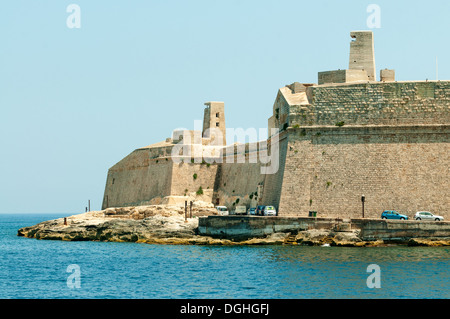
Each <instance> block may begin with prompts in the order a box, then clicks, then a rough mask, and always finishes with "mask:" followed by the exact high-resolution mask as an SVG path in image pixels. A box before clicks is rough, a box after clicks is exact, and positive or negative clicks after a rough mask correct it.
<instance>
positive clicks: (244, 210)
mask: <svg viewBox="0 0 450 319" xmlns="http://www.w3.org/2000/svg"><path fill="white" fill-rule="evenodd" d="M234 214H235V215H247V207H245V206H237V207H236V210H235V211H234Z"/></svg>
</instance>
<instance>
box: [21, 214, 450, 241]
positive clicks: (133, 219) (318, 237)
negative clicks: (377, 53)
mask: <svg viewBox="0 0 450 319" xmlns="http://www.w3.org/2000/svg"><path fill="white" fill-rule="evenodd" d="M184 214H185V211H184V207H178V206H167V205H152V206H139V207H124V208H108V209H106V210H103V211H94V212H88V213H83V214H79V215H73V216H69V217H66V218H59V219H54V220H49V221H45V222H42V223H39V224H37V225H34V226H30V227H23V228H21V229H19V230H18V233H17V235H18V236H23V237H28V238H35V239H42V240H63V241H107V242H135V243H147V244H165V245H227V246H231V245H303V246H324V247H328V246H330V247H331V246H335V247H378V246H386V245H388V244H389V243H385V242H384V241H382V240H377V241H362V240H361V239H360V238H359V237H358V236H359V231H357V230H353V231H336V230H335V229H334V230H315V229H311V230H307V231H301V232H299V233H296V234H291V233H275V234H272V235H270V236H267V237H265V238H251V239H247V240H240V241H235V240H230V239H219V238H212V237H208V236H201V235H199V234H198V217H201V216H212V215H217V211H216V210H215V208H214V207H212V206H209V205H206V206H198V205H197V206H194V207H193V209H192V218H187V220H186V219H185V215H184ZM188 214H189V210H188ZM401 244H407V245H408V246H450V238H439V239H433V238H428V239H425V238H413V239H410V240H409V241H407V242H402V243H401Z"/></svg>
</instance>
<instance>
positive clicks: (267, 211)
mask: <svg viewBox="0 0 450 319" xmlns="http://www.w3.org/2000/svg"><path fill="white" fill-rule="evenodd" d="M263 215H264V216H277V211H276V209H275V207H273V206H266V207H264V211H263Z"/></svg>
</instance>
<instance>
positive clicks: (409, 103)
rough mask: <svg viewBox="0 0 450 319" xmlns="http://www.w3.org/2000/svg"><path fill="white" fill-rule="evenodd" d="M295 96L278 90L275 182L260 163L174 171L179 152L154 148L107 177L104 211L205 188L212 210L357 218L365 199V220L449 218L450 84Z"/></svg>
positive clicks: (341, 88)
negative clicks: (268, 209)
mask: <svg viewBox="0 0 450 319" xmlns="http://www.w3.org/2000/svg"><path fill="white" fill-rule="evenodd" d="M289 92H291V89H290V88H283V89H280V91H279V92H278V95H277V99H276V101H275V103H274V108H273V116H272V118H271V119H272V120H271V123H272V126H273V127H278V128H280V129H281V130H282V132H281V134H280V135H279V144H278V146H279V170H278V171H277V172H276V173H275V174H269V175H263V174H261V171H260V169H261V163H260V162H258V163H250V161H249V160H248V158H247V160H246V161H245V163H236V162H237V161H235V162H234V163H227V162H226V161H225V162H224V163H222V164H211V165H207V164H205V163H203V164H200V163H186V162H185V163H181V164H176V163H174V162H172V160H171V158H170V154H171V149H172V147H173V145H172V146H163V147H148V148H143V149H139V150H136V151H134V152H132V153H131V154H130V155H129V156H127V157H126V158H124V159H123V160H122V161H120V162H119V163H117V164H116V165H115V166H113V167H112V168H111V169H110V170H109V172H108V178H107V183H106V187H105V197H104V201H103V208H106V207H114V206H116V207H119V206H135V205H146V204H151V203H154V204H157V201H158V200H159V201H160V200H161V199H162V198H163V197H165V196H183V195H184V194H185V193H191V192H196V191H197V190H198V189H199V187H200V186H201V187H202V189H203V190H204V191H206V190H208V191H209V193H211V192H212V191H213V192H214V193H213V194H212V197H211V200H212V202H213V203H214V204H217V203H218V204H220V205H226V206H228V207H229V208H230V209H233V207H235V206H237V205H246V206H247V207H248V206H250V205H252V206H254V205H256V204H262V205H274V206H276V207H277V208H278V210H279V214H280V216H291V215H294V216H307V214H308V212H309V211H317V212H318V213H319V216H329V217H339V218H359V217H361V216H362V212H361V210H362V209H361V207H362V204H361V196H362V195H365V197H366V203H365V217H371V218H379V216H380V214H381V212H382V211H383V210H386V209H392V210H397V211H399V212H401V213H406V214H408V215H409V216H410V217H412V215H413V214H414V213H415V212H416V211H420V210H426V211H432V212H433V213H436V214H439V215H443V216H444V217H445V218H447V219H449V218H450V212H449V210H448V207H449V206H450V192H449V190H450V184H449V179H448V176H449V167H450V156H449V154H450V138H449V137H450V136H449V134H450V82H448V81H442V82H437V81H436V82H389V83H376V82H370V83H350V84H348V83H347V84H330V85H319V86H311V85H307V86H305V87H304V90H300V91H298V92H297V91H295V90H294V91H292V92H293V93H292V94H291V93H289ZM158 145H160V144H158ZM161 145H162V144H161ZM247 156H248V154H247ZM194 175H195V177H194ZM256 194H257V195H256ZM255 195H256V197H257V200H255ZM251 197H252V198H251ZM238 199H239V201H238Z"/></svg>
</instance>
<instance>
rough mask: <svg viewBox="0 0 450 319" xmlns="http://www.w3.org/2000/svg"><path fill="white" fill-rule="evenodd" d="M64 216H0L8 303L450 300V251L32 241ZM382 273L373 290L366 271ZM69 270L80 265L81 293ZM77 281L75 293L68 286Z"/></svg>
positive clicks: (0, 264)
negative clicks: (26, 234)
mask: <svg viewBox="0 0 450 319" xmlns="http://www.w3.org/2000/svg"><path fill="white" fill-rule="evenodd" d="M59 217H63V216H62V215H32V214H23V215H0V298H1V299H5V298H6V299H8V298H12V299H19V298H27V299H47V298H70V299H73V298H89V299H97V298H101V299H106V298H108V299H124V298H126V299H136V298H139V299H142V298H158V299H161V298H162V299H166V298H168V299H170V298H186V299H191V298H192V299H279V298H282V299H321V298H327V299H330V298H340V299H342V298H356V299H360V298H364V299H369V298H388V299H397V298H399V299H400V298H408V299H411V298H414V299H415V298H420V299H423V298H433V299H437V298H445V299H448V298H450V275H449V269H450V248H448V247H436V248H431V247H423V248H417V247H414V248H413V247H400V246H396V247H395V246H394V247H380V248H336V247H302V246H298V247H297V246H245V247H241V246H239V247H222V246H166V245H148V244H136V243H107V242H62V241H46V240H35V239H29V238H23V237H18V236H17V230H18V229H19V228H21V227H24V226H31V225H34V224H36V223H38V222H41V221H44V220H49V219H54V218H59ZM371 264H376V265H378V266H379V267H380V277H379V278H380V283H381V288H369V287H368V286H367V283H366V281H367V278H368V277H369V276H370V275H371V274H372V273H371V272H368V271H367V270H368V269H367V267H368V266H369V265H371ZM69 265H77V267H79V270H80V272H79V288H77V287H73V285H70V283H73V282H74V281H72V280H70V278H73V277H70V276H72V275H73V273H72V272H67V269H68V266H69ZM68 279H69V285H68Z"/></svg>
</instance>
